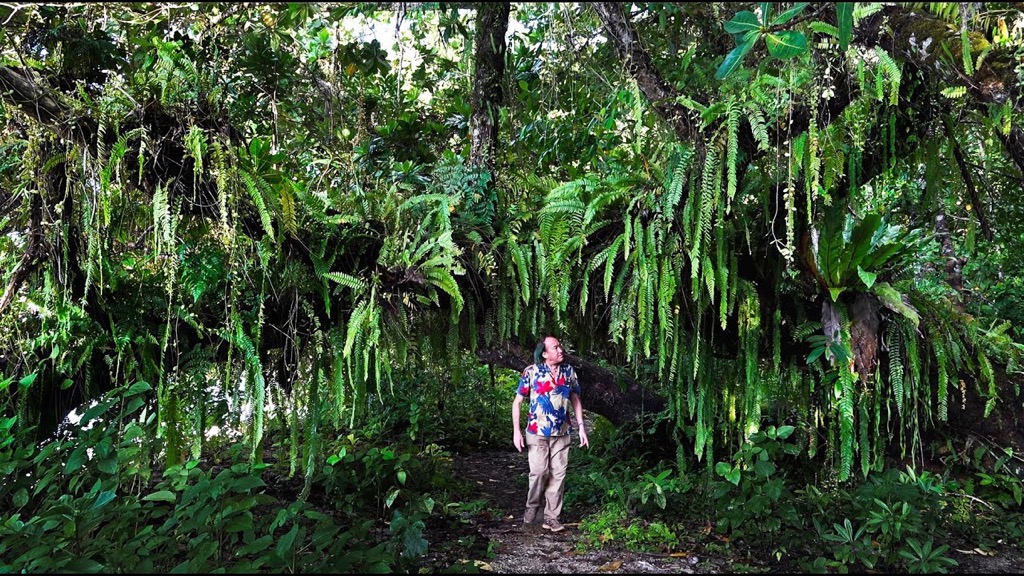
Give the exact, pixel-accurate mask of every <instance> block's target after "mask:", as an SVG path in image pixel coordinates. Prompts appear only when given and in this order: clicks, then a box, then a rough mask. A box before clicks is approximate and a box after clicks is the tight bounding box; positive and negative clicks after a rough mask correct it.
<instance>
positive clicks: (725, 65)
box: [715, 31, 761, 80]
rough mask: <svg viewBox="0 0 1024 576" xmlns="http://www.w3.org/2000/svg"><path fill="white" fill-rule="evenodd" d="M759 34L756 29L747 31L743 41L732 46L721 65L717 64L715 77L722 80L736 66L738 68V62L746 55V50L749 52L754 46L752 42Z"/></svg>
mask: <svg viewBox="0 0 1024 576" xmlns="http://www.w3.org/2000/svg"><path fill="white" fill-rule="evenodd" d="M760 36H761V34H760V33H759V32H757V31H751V32H747V35H746V37H745V39H744V40H743V43H741V44H740V45H739V46H737V47H735V48H733V49H732V52H729V53H728V54H727V55H726V56H725V60H723V61H722V65H721V66H719V67H718V71H717V72H715V78H717V79H719V80H723V79H725V78H726V77H727V76H729V74H732V73H733V71H735V70H736V68H739V66H740V64H741V63H742V62H743V57H744V56H746V55H747V52H750V49H751V48H752V47H753V46H754V42H756V41H757V39H758V38H759V37H760Z"/></svg>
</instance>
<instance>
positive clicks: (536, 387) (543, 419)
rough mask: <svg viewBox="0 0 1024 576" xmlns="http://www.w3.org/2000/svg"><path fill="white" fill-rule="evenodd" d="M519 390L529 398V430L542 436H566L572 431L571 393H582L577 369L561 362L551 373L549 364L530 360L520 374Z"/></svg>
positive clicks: (530, 432) (528, 431) (527, 428)
mask: <svg viewBox="0 0 1024 576" xmlns="http://www.w3.org/2000/svg"><path fill="white" fill-rule="evenodd" d="M518 393H519V394H521V395H522V396H528V397H529V398H530V418H529V420H527V422H526V432H527V433H528V434H537V435H540V436H565V435H566V434H568V433H569V411H570V410H572V404H571V403H570V402H569V395H570V393H575V394H576V395H577V396H578V395H579V393H580V383H579V380H578V379H577V378H576V370H575V369H573V367H572V366H570V365H569V364H564V363H563V364H561V365H560V366H559V368H558V369H557V370H555V373H552V371H551V369H550V368H548V365H547V364H531V365H530V366H527V367H526V370H523V375H522V376H521V377H520V378H519V389H518Z"/></svg>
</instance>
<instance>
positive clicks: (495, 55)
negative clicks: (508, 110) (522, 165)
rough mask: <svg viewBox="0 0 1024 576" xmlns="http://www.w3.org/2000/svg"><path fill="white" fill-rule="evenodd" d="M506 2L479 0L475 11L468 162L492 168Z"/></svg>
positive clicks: (500, 98)
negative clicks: (471, 110) (474, 48)
mask: <svg viewBox="0 0 1024 576" xmlns="http://www.w3.org/2000/svg"><path fill="white" fill-rule="evenodd" d="M508 15H509V3H508V2H495V3H490V2H488V3H482V4H480V6H479V7H478V8H477V11H476V51H475V56H474V67H475V71H474V76H473V112H472V115H471V117H470V119H469V133H470V139H471V140H470V162H471V163H472V164H473V166H476V167H477V168H483V169H486V170H488V171H490V170H493V169H494V157H495V152H496V150H497V148H498V118H499V113H498V112H499V110H500V109H501V106H502V104H503V103H504V94H503V93H502V89H501V87H502V79H503V78H504V76H505V48H506V44H505V33H506V32H507V31H508Z"/></svg>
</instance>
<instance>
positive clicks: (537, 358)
mask: <svg viewBox="0 0 1024 576" xmlns="http://www.w3.org/2000/svg"><path fill="white" fill-rule="evenodd" d="M547 339H548V337H547V336H541V339H540V340H537V346H535V347H534V348H533V363H534V364H537V365H538V366H539V365H540V364H541V363H542V362H543V361H544V356H542V354H544V348H546V346H545V344H544V342H545V341H546V340H547Z"/></svg>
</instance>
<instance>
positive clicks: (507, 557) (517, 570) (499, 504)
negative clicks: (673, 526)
mask: <svg viewBox="0 0 1024 576" xmlns="http://www.w3.org/2000/svg"><path fill="white" fill-rule="evenodd" d="M453 463H454V465H455V469H456V470H457V471H458V476H459V477H460V478H462V479H463V480H464V481H465V482H470V483H472V484H474V485H475V486H476V487H477V489H478V490H479V494H480V497H481V499H483V500H485V501H486V502H487V507H486V508H485V509H484V510H483V511H482V513H478V514H470V515H467V517H466V518H465V522H466V524H467V525H466V526H465V527H464V528H463V530H462V531H461V532H460V533H461V534H462V535H461V536H459V535H457V534H452V536H453V537H454V538H455V540H456V541H459V540H461V541H462V542H463V544H464V545H468V547H469V548H470V549H466V550H465V552H467V556H469V557H470V558H486V560H483V562H484V564H478V565H477V566H478V567H479V568H480V569H481V570H483V571H493V572H497V573H509V574H591V573H600V572H617V573H633V574H638V573H642V574H670V573H671V574H678V573H685V574H694V573H697V574H700V573H720V572H721V569H722V566H723V565H724V564H723V563H721V562H716V561H708V560H707V559H704V558H700V557H698V556H696V555H691V554H685V553H680V554H678V555H673V556H669V555H659V554H644V553H637V552H629V551H623V550H610V549H606V550H598V551H594V550H589V551H581V550H578V546H577V544H578V543H579V542H580V532H579V522H580V520H581V519H582V518H583V517H584V516H585V515H586V514H588V513H590V512H591V511H590V510H586V509H584V507H582V506H579V505H575V506H568V505H567V506H566V507H565V509H564V510H563V514H562V522H563V523H564V524H565V525H566V529H565V530H564V531H562V532H559V533H551V532H549V531H547V530H543V529H539V530H533V531H527V530H524V528H523V524H522V515H523V506H524V503H525V499H526V487H527V470H528V468H529V466H528V464H527V462H526V453H525V452H524V453H519V452H516V451H514V450H511V449H509V450H507V451H489V452H477V453H470V454H461V455H455V457H454V462H453ZM570 465H571V464H570ZM473 552H476V554H473Z"/></svg>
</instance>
